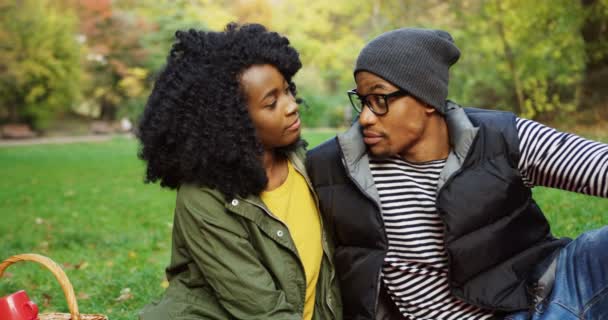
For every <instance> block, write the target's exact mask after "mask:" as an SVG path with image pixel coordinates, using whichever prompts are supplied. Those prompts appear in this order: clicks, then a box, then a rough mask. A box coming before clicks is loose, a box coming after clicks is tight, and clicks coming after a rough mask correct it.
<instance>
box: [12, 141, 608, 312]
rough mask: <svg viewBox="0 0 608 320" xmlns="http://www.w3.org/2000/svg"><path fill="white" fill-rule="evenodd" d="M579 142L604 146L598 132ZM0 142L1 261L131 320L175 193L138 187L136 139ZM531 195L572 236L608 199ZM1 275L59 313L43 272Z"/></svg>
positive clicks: (90, 308)
mask: <svg viewBox="0 0 608 320" xmlns="http://www.w3.org/2000/svg"><path fill="white" fill-rule="evenodd" d="M335 132H336V131H335V130H334V131H332V130H317V131H307V132H305V133H304V136H305V138H306V139H307V140H308V141H309V143H310V145H311V146H315V145H317V144H319V143H320V142H321V141H323V140H325V139H328V138H330V137H332V136H333V135H334V134H335ZM587 136H589V137H590V138H591V137H593V138H594V139H597V140H601V141H604V142H607V141H608V135H606V133H605V132H602V131H601V130H596V131H588V132H587ZM48 139H51V140H52V141H54V142H58V141H59V140H58V139H61V138H58V137H54V138H48ZM53 139H54V140H53ZM79 139H81V140H79ZM3 142H4V144H3V145H2V147H0V177H2V179H1V180H0V217H1V219H2V220H1V221H2V222H1V223H0V259H4V258H6V257H8V256H11V255H14V254H19V253H26V252H34V253H39V254H43V255H46V256H48V257H51V258H52V259H53V260H55V261H56V262H58V263H59V264H60V265H61V266H62V267H63V268H64V270H65V271H66V273H67V275H68V277H69V278H70V279H71V281H72V283H73V285H74V288H75V291H76V295H77V299H78V302H79V305H80V310H81V312H83V313H103V314H106V315H108V316H109V317H110V319H113V320H123V319H133V318H134V317H135V315H136V313H137V310H139V309H140V308H141V307H142V306H143V305H144V304H146V303H148V302H149V301H151V300H153V299H155V298H156V297H158V296H159V295H160V294H161V293H162V291H163V290H164V288H165V287H166V286H167V285H168V283H167V281H166V280H165V277H164V267H165V266H166V265H167V263H168V261H169V260H168V259H169V254H170V248H171V227H172V214H173V206H174V201H175V193H174V192H173V191H171V190H164V189H161V188H160V187H159V186H158V185H157V184H145V183H143V175H144V171H143V170H144V165H143V163H142V162H141V161H140V160H138V159H137V156H136V153H137V149H138V144H137V141H136V139H134V138H132V137H131V136H129V135H123V136H101V137H99V136H93V137H91V139H85V138H82V137H72V138H70V139H68V140H67V141H62V142H60V143H51V144H49V143H48V142H49V140H47V141H44V140H38V141H37V143H33V142H36V141H35V140H32V141H30V143H25V141H23V143H21V144H19V145H7V142H6V141H3ZM45 142H46V143H45ZM68 142H71V143H68ZM534 194H535V197H536V199H537V201H538V202H539V204H540V206H541V207H542V208H543V210H544V211H545V212H546V213H547V216H548V218H549V220H550V221H551V224H552V229H553V232H554V233H555V234H556V235H558V236H568V237H575V236H577V235H579V234H580V233H582V232H583V231H584V230H588V229H593V228H598V227H600V226H603V225H607V224H608V214H606V212H608V199H601V198H596V197H588V196H584V195H579V194H574V193H570V192H565V191H559V190H551V189H545V188H536V189H535V190H534ZM7 271H8V273H7V275H6V276H5V277H4V278H1V279H0V292H8V293H10V292H15V291H17V290H19V289H25V290H26V291H27V292H28V294H29V295H30V296H31V298H32V299H33V300H34V301H36V302H37V303H38V304H39V306H40V309H41V310H42V311H51V310H59V311H62V312H65V311H66V309H67V308H66V303H65V299H64V298H63V295H62V292H61V289H60V287H59V285H58V284H57V283H56V280H55V279H54V278H53V277H52V275H51V274H50V273H49V272H48V271H46V270H45V269H43V268H41V267H39V266H38V265H34V264H33V263H21V264H17V265H14V266H11V267H10V268H9V269H8V270H7Z"/></svg>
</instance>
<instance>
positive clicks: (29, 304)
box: [0, 290, 38, 320]
mask: <svg viewBox="0 0 608 320" xmlns="http://www.w3.org/2000/svg"><path fill="white" fill-rule="evenodd" d="M0 319H2V320H36V319H38V306H37V305H36V304H35V303H34V302H33V301H31V300H30V298H29V297H28V296H27V294H26V293H25V291H23V290H20V291H17V292H15V293H13V294H10V295H8V296H4V297H2V298H0Z"/></svg>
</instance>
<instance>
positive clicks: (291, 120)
mask: <svg viewBox="0 0 608 320" xmlns="http://www.w3.org/2000/svg"><path fill="white" fill-rule="evenodd" d="M241 86H242V88H243V91H244V92H245V96H246V97H247V108H248V110H249V116H250V117H251V120H252V122H253V125H254V127H255V129H256V134H257V137H258V139H259V140H260V142H261V143H262V145H263V146H264V149H266V150H271V149H274V148H278V147H284V146H288V145H290V144H292V143H294V142H296V141H297V140H298V139H299V138H300V114H299V113H298V104H297V103H296V99H295V97H294V96H293V95H292V94H291V91H290V90H289V84H288V83H287V81H285V78H283V75H282V74H281V72H279V70H278V69H277V68H275V67H274V66H272V65H270V64H263V65H253V66H251V67H249V68H247V69H245V71H244V72H243V73H242V75H241Z"/></svg>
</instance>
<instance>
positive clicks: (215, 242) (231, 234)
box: [176, 189, 302, 320]
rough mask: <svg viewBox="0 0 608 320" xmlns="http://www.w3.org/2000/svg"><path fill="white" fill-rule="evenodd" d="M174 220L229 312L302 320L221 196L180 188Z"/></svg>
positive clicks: (259, 317)
mask: <svg viewBox="0 0 608 320" xmlns="http://www.w3.org/2000/svg"><path fill="white" fill-rule="evenodd" d="M182 191H184V192H182ZM176 223H178V224H179V225H180V228H181V229H182V230H183V238H184V241H185V243H186V246H187V248H188V250H189V254H190V255H191V256H192V258H193V259H194V261H195V263H196V265H197V266H198V267H199V268H200V270H201V272H202V274H203V275H204V276H205V280H206V281H207V282H208V283H209V285H210V286H211V287H212V288H213V290H214V292H215V295H216V297H217V299H218V301H219V303H220V304H221V305H222V307H224V308H225V309H226V311H228V313H230V314H231V315H232V316H234V317H235V318H237V319H298V320H301V317H302V315H301V314H299V313H298V312H297V311H296V310H295V308H294V306H293V305H292V304H290V303H289V302H288V301H287V298H286V296H285V292H283V291H281V290H278V289H277V286H276V284H275V282H274V280H273V277H272V275H271V274H270V273H269V271H268V270H267V269H266V268H265V267H264V264H263V263H262V262H261V261H260V259H259V258H258V252H257V251H256V249H255V248H254V247H253V246H252V245H251V243H250V242H249V239H248V234H247V232H246V230H245V229H244V227H243V226H242V225H241V224H240V223H238V222H237V221H236V220H234V219H233V218H231V217H229V216H228V214H227V213H226V212H225V207H224V204H223V203H222V202H221V201H219V200H218V199H216V198H215V197H214V196H212V195H211V194H209V193H205V192H202V191H201V190H200V189H199V190H180V195H179V196H178V203H177V209H176ZM286 272H289V271H288V270H286Z"/></svg>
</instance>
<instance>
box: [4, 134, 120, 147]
mask: <svg viewBox="0 0 608 320" xmlns="http://www.w3.org/2000/svg"><path fill="white" fill-rule="evenodd" d="M114 137H132V135H129V134H118V135H86V136H67V137H44V138H33V139H8V140H7V139H0V148H1V147H12V146H29V145H35V144H66V143H77V142H104V141H108V140H111V139H113V138H114Z"/></svg>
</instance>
